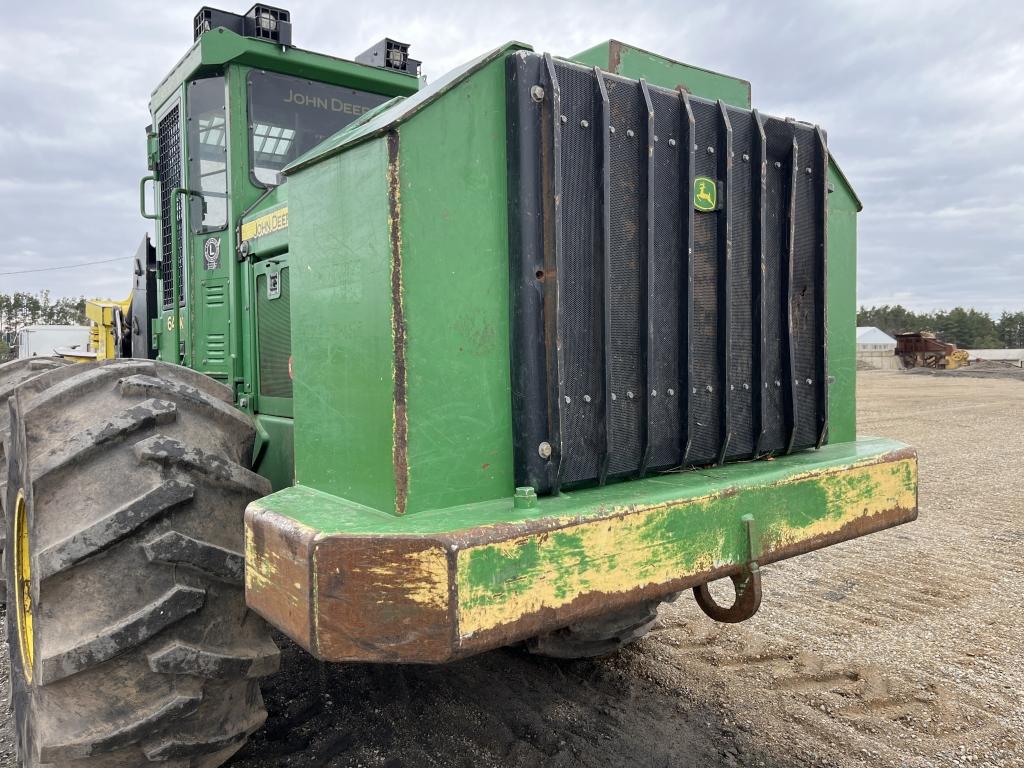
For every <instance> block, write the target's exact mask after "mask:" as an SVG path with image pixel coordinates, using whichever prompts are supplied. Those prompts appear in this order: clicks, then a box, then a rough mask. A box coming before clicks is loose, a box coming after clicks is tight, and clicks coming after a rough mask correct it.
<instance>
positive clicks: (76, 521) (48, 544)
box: [7, 360, 280, 768]
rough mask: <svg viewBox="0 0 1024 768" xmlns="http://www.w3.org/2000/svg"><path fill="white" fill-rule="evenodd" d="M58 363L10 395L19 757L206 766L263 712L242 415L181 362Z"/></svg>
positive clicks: (271, 667)
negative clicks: (250, 586) (251, 601)
mask: <svg viewBox="0 0 1024 768" xmlns="http://www.w3.org/2000/svg"><path fill="white" fill-rule="evenodd" d="M74 369H75V370H73V371H71V372H70V373H69V372H68V369H64V370H58V371H54V372H52V373H49V374H44V376H43V377H41V379H40V380H37V382H32V384H31V385H30V386H28V387H22V388H20V389H18V391H17V392H16V393H15V394H14V396H13V398H12V408H11V440H10V445H11V448H10V450H9V451H8V461H9V473H10V474H9V478H10V481H9V483H8V489H7V506H8V514H7V530H8V537H9V541H11V543H12V551H11V553H10V557H8V558H7V575H8V579H9V580H10V583H11V584H12V589H11V601H10V603H11V604H10V605H9V607H8V622H7V624H8V642H9V645H10V654H11V684H12V691H13V704H14V720H15V740H16V746H17V750H18V755H19V758H20V760H21V761H22V764H23V765H24V766H25V767H26V768H44V767H46V768H129V767H130V768H139V767H140V766H145V765H150V764H151V763H153V764H156V765H159V766H160V767H161V768H214V767H215V766H219V765H221V764H222V763H223V762H224V761H226V760H227V759H228V758H229V757H230V756H231V755H232V754H233V753H234V752H235V751H237V750H238V749H239V748H240V747H241V746H242V745H243V744H244V743H245V741H246V739H247V738H248V737H249V735H250V734H251V733H252V732H253V731H255V730H256V729H257V728H259V727H260V725H262V723H263V721H264V719H265V718H266V710H265V709H264V706H263V699H262V696H261V695H260V689H259V678H260V677H261V676H263V675H267V674H270V673H272V672H274V671H276V669H277V667H278V664H279V658H280V656H279V652H278V650H277V648H276V646H275V645H274V642H273V640H272V639H271V636H270V631H269V628H268V626H267V625H266V624H265V623H264V622H263V621H262V620H261V619H260V618H259V617H258V616H256V615H255V614H254V613H252V612H250V611H249V610H248V609H247V607H246V605H245V597H244V592H243V583H242V580H243V569H244V557H243V555H242V552H243V538H244V531H243V513H244V510H245V506H246V504H247V503H248V502H249V501H250V500H252V499H254V498H257V497H259V496H262V495H264V494H266V493H268V492H269V490H270V488H269V484H268V483H267V481H266V480H265V479H264V478H262V477H260V476H258V475H256V474H254V473H253V472H251V471H249V469H248V468H247V466H248V460H249V454H250V451H251V446H252V444H253V436H254V428H253V424H252V420H251V419H250V418H249V417H248V416H246V415H245V414H243V413H241V412H240V411H237V410H236V409H235V408H234V407H233V406H232V405H231V403H230V400H231V393H230V391H229V390H228V389H227V388H226V387H222V386H221V385H220V384H217V383H216V382H214V381H213V380H212V379H209V378H207V377H204V376H201V375H199V374H196V373H194V372H192V371H189V370H187V369H183V368H179V367H176V366H171V365H168V364H164V363H156V362H153V361H142V360H117V361H110V362H107V363H96V364H85V365H78V366H74ZM46 377H53V378H52V380H51V381H49V382H47V381H43V380H42V379H45V378H46ZM26 563H29V564H30V565H31V569H30V570H31V572H30V573H26V570H27V569H26V567H25V564H26ZM26 605H27V606H30V607H31V610H30V611H29V610H27V609H26ZM28 618H31V626H32V632H31V633H29V632H28V631H27V630H26V629H25V628H26V627H27V626H28Z"/></svg>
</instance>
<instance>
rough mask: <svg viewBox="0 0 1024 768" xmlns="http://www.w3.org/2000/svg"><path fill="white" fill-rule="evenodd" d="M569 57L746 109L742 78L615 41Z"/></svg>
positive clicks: (747, 88) (747, 94)
mask: <svg viewBox="0 0 1024 768" xmlns="http://www.w3.org/2000/svg"><path fill="white" fill-rule="evenodd" d="M571 58H572V60H573V61H578V62H579V63H580V64H586V65H587V66H591V67H600V68H601V69H603V70H604V71H605V72H612V73H614V74H617V75H622V76H623V77H631V78H635V79H639V78H641V77H642V78H644V79H645V80H647V81H648V82H650V83H652V84H654V85H660V86H661V87H663V88H672V89H675V88H678V87H682V88H683V89H685V90H686V91H687V92H688V93H692V94H693V95H694V96H700V97H702V98H705V99H721V100H722V101H724V102H725V103H726V104H732V105H733V106H734V107H743V108H744V109H750V83H748V82H747V81H746V80H741V79H740V78H738V77H731V76H729V75H723V74H720V73H718V72H712V71H710V70H707V69H701V68H700V67H694V66H690V65H689V64H683V63H681V62H678V61H673V60H672V59H668V58H665V57H664V56H659V55H658V54H656V53H651V52H650V51H645V50H643V49H642V48H637V47H635V46H632V45H626V44H625V43H620V42H619V41H618V40H606V41H605V42H603V43H601V44H600V45H595V46H594V47H593V48H588V49H587V50H585V51H582V52H581V53H577V54H576V55H575V56H573V57H571Z"/></svg>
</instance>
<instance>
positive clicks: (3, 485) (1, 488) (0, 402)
mask: <svg viewBox="0 0 1024 768" xmlns="http://www.w3.org/2000/svg"><path fill="white" fill-rule="evenodd" d="M65 365H68V362H67V360H64V359H63V358H60V357H29V358H25V359H23V360H12V361H11V362H9V363H4V364H3V365H0V510H2V509H3V508H4V496H6V489H7V458H6V453H5V449H4V443H5V442H6V441H7V433H8V432H9V427H10V411H9V410H8V407H7V401H8V400H10V398H11V395H12V394H13V393H14V390H15V389H17V388H18V386H19V385H21V384H24V383H25V382H26V381H29V380H30V379H34V378H35V377H37V376H41V375H43V374H44V373H46V372H47V371H52V370H53V369H55V368H61V367H63V366H65Z"/></svg>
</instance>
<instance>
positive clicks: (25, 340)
mask: <svg viewBox="0 0 1024 768" xmlns="http://www.w3.org/2000/svg"><path fill="white" fill-rule="evenodd" d="M88 345H89V326H87V325H26V326H25V327H24V328H21V329H20V330H19V331H18V334H17V336H15V346H16V347H17V350H18V357H19V358H25V357H51V356H52V355H55V354H57V348H58V347H61V348H64V347H69V348H72V349H80V350H82V351H85V348H86V347H87V346H88Z"/></svg>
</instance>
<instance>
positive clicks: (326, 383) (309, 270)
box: [288, 140, 395, 511]
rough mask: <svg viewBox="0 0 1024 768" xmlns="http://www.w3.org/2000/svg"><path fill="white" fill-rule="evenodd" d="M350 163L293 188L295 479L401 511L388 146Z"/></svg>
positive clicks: (366, 149) (318, 168) (375, 146)
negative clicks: (395, 451)
mask: <svg viewBox="0 0 1024 768" xmlns="http://www.w3.org/2000/svg"><path fill="white" fill-rule="evenodd" d="M344 159H345V162H343V163H342V162H325V163H321V164H319V165H315V166H313V167H311V168H309V169H307V170H305V171H302V172H301V173H298V174H295V175H294V176H292V177H291V179H290V180H289V182H288V186H289V187H291V191H290V193H289V195H290V198H291V201H290V206H291V208H290V210H291V213H290V219H289V229H290V232H291V234H290V237H291V241H290V242H291V249H292V250H291V252H290V254H289V263H290V269H291V290H292V295H293V296H296V297H301V300H299V299H296V300H294V301H293V302H292V305H291V307H292V337H293V338H294V339H295V340H296V341H295V344H294V345H293V348H292V354H293V357H294V366H293V368H294V374H295V375H294V412H295V476H296V480H297V482H299V483H305V484H308V485H310V486H313V487H316V488H319V489H321V490H322V491H324V492H326V493H331V494H337V495H338V496H341V497H344V498H348V499H352V500H354V501H357V502H359V503H361V504H366V505H368V506H372V507H375V508H377V509H382V510H389V511H394V509H395V477H394V471H393V468H392V441H391V436H392V427H393V421H392V419H393V392H394V384H393V381H392V362H393V357H392V337H391V333H392V328H391V314H392V307H391V256H390V253H391V246H390V242H389V237H388V235H389V229H388V214H389V211H388V204H387V200H388V187H387V184H388V155H387V146H386V143H385V141H384V140H376V141H372V142H368V143H365V144H361V145H359V146H357V147H354V148H352V149H351V150H350V151H348V152H346V153H345V155H344ZM352 190H359V193H358V194H353V192H352Z"/></svg>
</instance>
